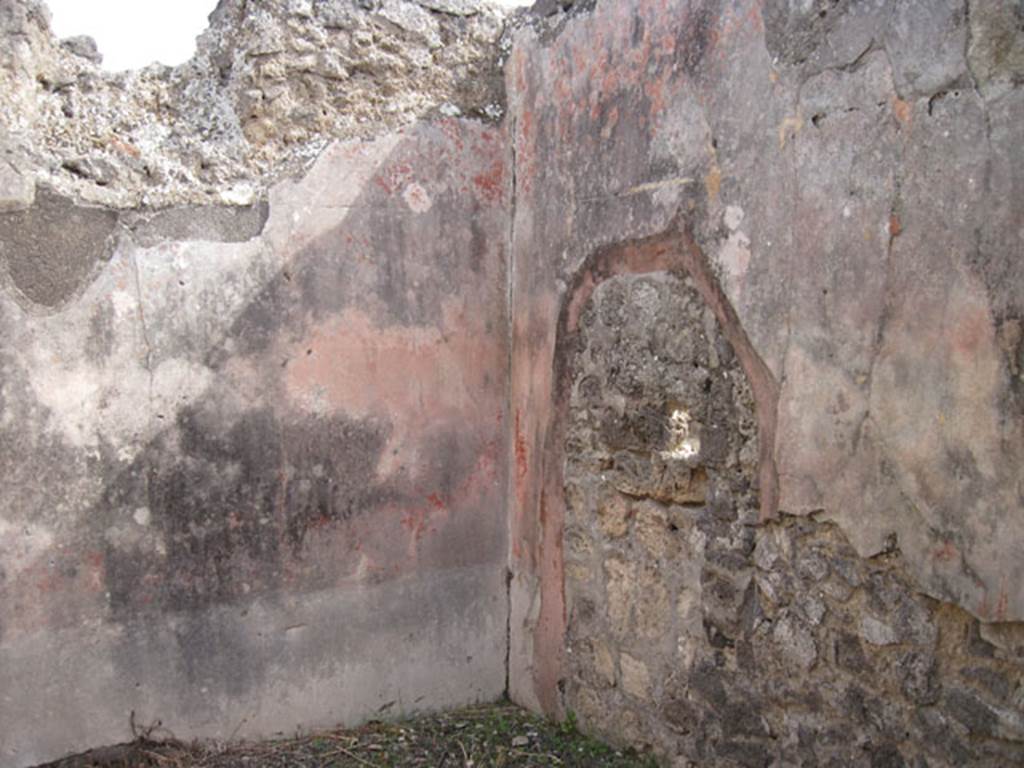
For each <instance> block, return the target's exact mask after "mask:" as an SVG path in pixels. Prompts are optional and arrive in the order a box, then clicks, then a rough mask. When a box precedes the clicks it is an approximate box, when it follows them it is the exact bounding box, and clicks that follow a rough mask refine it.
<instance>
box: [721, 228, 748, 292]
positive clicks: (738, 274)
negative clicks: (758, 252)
mask: <svg viewBox="0 0 1024 768" xmlns="http://www.w3.org/2000/svg"><path fill="white" fill-rule="evenodd" d="M718 261H719V263H720V264H721V265H722V267H723V268H724V269H725V272H726V275H727V276H728V277H729V279H730V281H734V280H740V279H741V278H742V277H743V276H744V275H745V274H746V273H747V270H748V269H749V268H750V238H749V237H747V236H746V235H745V234H743V233H742V232H733V233H732V234H731V235H729V239H728V240H726V241H725V243H724V244H723V245H722V247H721V249H720V250H719V251H718Z"/></svg>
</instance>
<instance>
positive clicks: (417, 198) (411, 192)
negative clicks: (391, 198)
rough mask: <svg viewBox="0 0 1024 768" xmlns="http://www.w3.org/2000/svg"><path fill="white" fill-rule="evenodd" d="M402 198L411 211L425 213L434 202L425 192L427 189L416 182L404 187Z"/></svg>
mask: <svg viewBox="0 0 1024 768" xmlns="http://www.w3.org/2000/svg"><path fill="white" fill-rule="evenodd" d="M402 199H403V200H405V204H406V205H408V206H409V208H410V209H411V210H412V211H413V213H426V212H427V211H429V210H430V207H431V206H432V205H433V204H434V201H433V200H431V199H430V195H428V194H427V190H425V189H424V188H423V187H421V186H420V185H419V184H417V183H416V182H413V183H412V184H410V185H409V186H407V187H406V188H405V191H404V192H403V193H402Z"/></svg>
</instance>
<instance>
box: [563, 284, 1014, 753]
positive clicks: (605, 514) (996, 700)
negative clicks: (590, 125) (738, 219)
mask: <svg viewBox="0 0 1024 768" xmlns="http://www.w3.org/2000/svg"><path fill="white" fill-rule="evenodd" d="M582 325H583V329H582V332H581V335H580V341H579V344H578V346H577V355H576V358H575V363H574V365H575V369H574V370H575V373H574V379H573V381H574V384H573V387H574V388H573V395H572V406H571V408H572V411H571V414H572V417H571V426H570V432H569V438H568V443H567V446H566V449H567V456H568V466H567V473H566V478H567V480H566V494H567V501H568V509H567V521H566V540H565V547H566V589H567V592H568V600H569V608H570V612H571V613H570V624H569V626H570V637H569V650H570V653H569V659H570V661H569V666H570V677H569V681H568V686H567V690H566V706H567V707H568V708H569V709H572V710H574V711H576V712H577V713H578V715H579V717H580V720H581V722H583V723H585V724H586V725H587V726H588V727H590V728H592V729H595V730H596V731H597V732H599V733H602V734H604V735H606V736H608V737H611V738H616V739H619V740H621V741H623V742H625V743H629V744H632V745H648V746H649V747H650V748H651V749H652V750H653V751H654V752H655V753H656V754H657V755H658V756H659V757H661V758H663V759H664V760H665V761H666V763H667V764H671V765H674V766H691V765H692V766H768V765H785V766H801V765H802V766H811V765H836V766H838V765H843V766H859V765H871V766H903V765H913V766H942V765H968V764H970V765H987V766H1005V765H1017V764H1019V763H1020V762H1021V760H1024V633H1022V632H1021V626H1020V625H1012V624H1006V625H988V626H985V625H980V624H979V623H978V622H977V620H975V619H974V618H973V617H971V616H969V615H968V614H967V613H966V612H964V611H962V610H960V609H958V608H955V607H952V606H950V605H948V604H945V603H940V602H936V601H934V600H930V599H928V598H925V597H922V596H921V595H919V594H918V593H917V590H916V588H915V585H914V584H913V582H912V581H911V579H910V578H909V577H908V576H907V574H906V572H905V570H904V568H903V565H902V562H901V557H900V553H899V552H898V551H895V550H892V551H888V552H886V553H884V554H881V555H879V556H877V557H874V558H871V559H863V558H860V557H858V555H857V553H856V552H855V551H854V549H853V548H852V547H851V546H850V544H849V543H848V542H847V540H846V539H845V537H844V536H843V535H842V533H841V531H840V530H839V529H838V528H837V527H836V526H835V525H833V524H830V523H824V522H818V521H817V520H815V519H814V518H813V517H808V518H793V517H785V518H783V519H782V520H781V521H779V522H776V523H771V524H768V525H766V526H759V525H757V517H756V512H755V508H756V489H755V488H754V478H755V477H756V474H755V471H754V464H753V460H754V458H755V457H756V437H755V435H754V431H753V411H752V402H751V398H750V394H749V391H748V387H747V385H746V382H745V380H744V377H743V371H742V369H741V368H740V367H739V365H738V364H737V363H736V360H735V358H734V357H733V355H732V352H731V350H730V348H729V346H728V344H727V343H725V341H724V340H723V339H722V337H721V334H720V333H719V331H718V329H717V327H716V326H715V322H714V319H713V318H712V317H711V316H710V313H709V311H708V310H706V309H705V308H704V307H703V304H702V302H701V300H700V298H699V296H698V295H697V294H696V292H695V291H694V290H693V289H692V288H690V287H688V285H687V284H686V282H684V281H682V280H680V279H678V278H676V277H671V276H667V275H666V276H662V277H657V276H643V277H628V278H614V279H611V280H609V281H607V282H606V283H604V284H603V285H601V286H600V287H599V288H598V289H597V290H596V291H595V293H594V295H593V298H592V301H591V303H590V305H589V307H588V309H586V310H585V311H584V314H583V320H582ZM684 409H685V412H686V413H687V414H688V415H689V418H688V420H687V421H688V425H687V428H688V432H689V435H688V439H689V440H690V441H691V445H692V446H693V447H696V448H698V450H699V452H698V453H697V454H696V455H688V456H687V457H686V458H683V457H682V455H681V454H680V452H677V451H673V450H672V448H673V445H674V444H675V443H678V438H679V435H678V434H676V433H677V432H678V431H679V430H678V429H677V427H676V422H678V421H679V419H678V418H677V416H678V414H679V413H680V412H682V411H683V410H684ZM986 637H988V639H985V638H986ZM993 641H994V642H993Z"/></svg>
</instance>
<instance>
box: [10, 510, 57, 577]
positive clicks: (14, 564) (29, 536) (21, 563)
mask: <svg viewBox="0 0 1024 768" xmlns="http://www.w3.org/2000/svg"><path fill="white" fill-rule="evenodd" d="M52 545H53V533H52V532H51V531H50V530H49V529H48V528H44V527H43V526H41V525H32V524H30V523H18V524H15V523H12V522H10V521H8V520H4V519H3V518H0V564H2V565H3V569H4V570H5V571H6V572H7V574H8V576H14V575H16V574H18V573H20V572H21V571H23V570H25V569H26V568H29V567H31V566H32V565H34V564H35V563H36V561H38V560H39V559H40V558H41V557H43V556H45V554H46V553H47V552H48V551H49V549H50V547H51V546H52Z"/></svg>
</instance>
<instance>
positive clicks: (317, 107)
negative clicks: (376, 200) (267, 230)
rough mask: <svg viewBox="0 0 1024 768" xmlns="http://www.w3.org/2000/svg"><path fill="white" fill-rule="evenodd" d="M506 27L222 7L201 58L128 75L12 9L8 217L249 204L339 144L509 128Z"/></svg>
mask: <svg viewBox="0 0 1024 768" xmlns="http://www.w3.org/2000/svg"><path fill="white" fill-rule="evenodd" d="M503 29H504V13H503V11H502V10H501V9H500V8H498V7H497V6H494V5H491V4H489V3H488V2H486V0H483V1H481V0H221V2H220V3H219V4H218V5H217V7H216V9H215V10H214V11H213V13H212V14H211V15H210V25H209V28H208V29H207V30H206V31H205V32H204V33H203V34H202V35H201V36H200V37H199V39H198V50H197V52H196V54H195V56H194V57H193V58H192V59H191V60H190V61H188V62H186V63H184V64H182V65H180V66H177V67H166V66H162V65H158V64H154V65H151V66H149V67H146V68H144V69H142V70H139V71H128V72H117V73H114V72H108V71H105V70H103V69H102V68H101V66H100V56H99V55H98V52H97V51H96V49H95V45H93V44H92V43H91V41H90V40H89V39H88V38H71V39H69V40H63V41H58V40H57V39H56V38H55V37H54V35H53V34H52V32H51V29H50V15H49V11H48V10H47V8H46V6H45V4H44V3H43V2H41V0H0V37H2V38H3V39H4V44H3V45H2V46H0V198H5V199H6V201H7V202H6V206H4V202H3V200H0V207H12V206H13V207H17V205H19V204H23V203H25V202H30V201H31V188H32V185H33V183H34V182H38V183H42V184H45V185H47V186H50V187H52V188H54V189H56V190H57V191H59V192H62V193H64V194H70V195H73V196H74V197H76V198H78V199H81V200H84V201H87V202H93V203H98V204H104V205H110V206H114V207H119V208H126V207H136V206H155V207H161V206H167V205H176V204H182V203H210V202H218V203H229V204H232V203H236V204H246V203H249V202H251V201H252V200H253V199H254V198H256V197H258V196H259V195H260V192H261V189H262V188H263V187H265V186H266V184H268V183H269V182H271V181H272V180H273V179H275V178H279V177H281V176H282V175H286V174H288V173H292V172H296V171H298V170H301V169H302V168H304V167H305V166H306V165H307V164H308V162H309V161H310V160H311V159H312V158H313V157H315V156H316V155H317V154H318V153H319V152H320V150H321V149H322V148H323V147H324V145H325V144H326V143H328V142H329V141H330V140H332V139H335V138H357V137H367V136H370V135H373V134H377V133H380V132H381V131H382V130H394V129H399V128H401V127H402V126H405V125H408V124H410V123H411V122H413V121H414V120H415V119H417V118H419V117H422V116H424V115H429V114H431V113H437V114H440V115H443V116H456V115H468V116H476V117H480V118H481V119H497V118H498V117H500V115H501V114H502V111H503V108H504V107H503V102H504V94H503V81H502V77H501V72H500V65H499V62H498V55H499V46H498V44H497V43H498V41H499V39H500V38H501V35H502V32H503ZM4 190H6V192H4Z"/></svg>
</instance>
